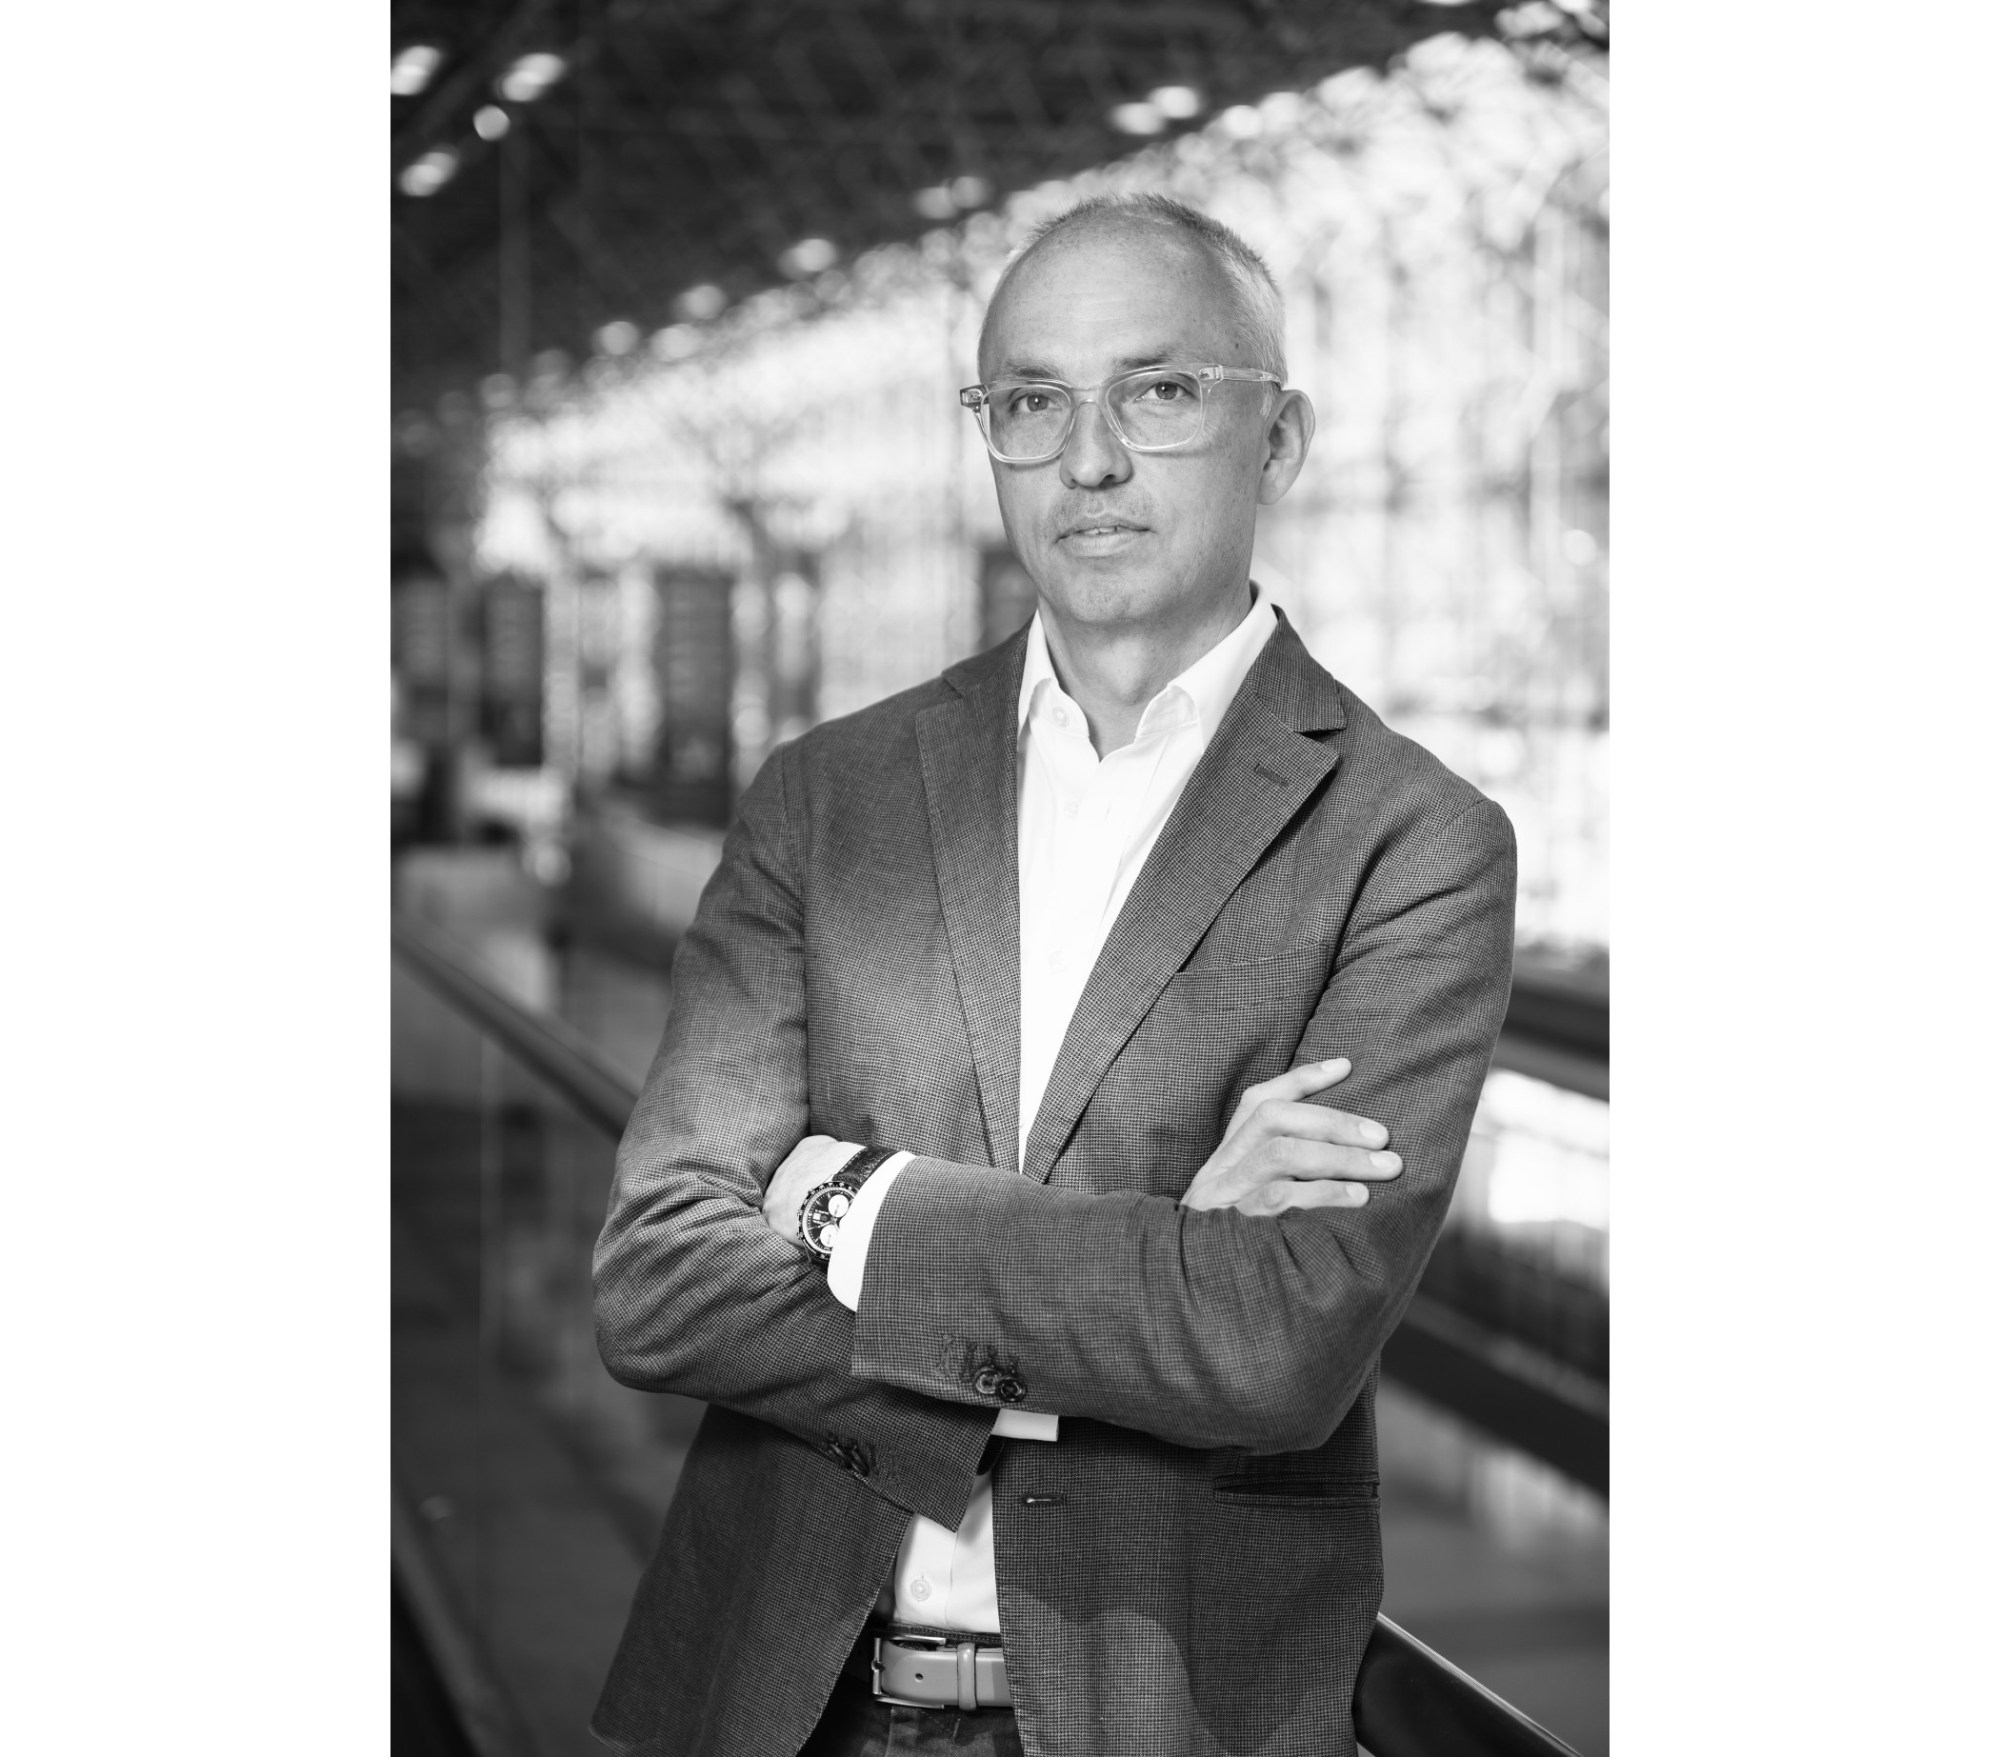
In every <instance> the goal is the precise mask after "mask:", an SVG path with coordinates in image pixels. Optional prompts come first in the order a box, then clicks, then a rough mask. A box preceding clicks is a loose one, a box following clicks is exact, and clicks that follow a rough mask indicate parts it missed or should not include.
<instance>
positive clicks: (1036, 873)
mask: <svg viewBox="0 0 2000 1757" xmlns="http://www.w3.org/2000/svg"><path fill="white" fill-rule="evenodd" d="M1251 591H1252V598H1251V606H1250V610H1249V613H1248V614H1247V615H1246V616H1245V617H1244V618H1243V620H1242V621H1241V622H1239V623H1238V624H1237V625H1236V627H1235V628H1234V629H1233V630H1232V631H1231V632H1230V633H1229V634H1227V635H1225V636H1224V637H1223V638H1222V639H1221V640H1220V641H1219V642H1217V643H1216V645H1214V646H1213V647H1211V648H1210V649H1209V650H1208V651H1207V652H1206V653H1204V654H1203V655H1202V656H1201V657H1200V658H1199V659H1197V660H1196V661H1195V662H1194V663H1193V664H1192V665H1190V666H1189V667H1188V668H1187V669H1186V670H1185V671H1183V672H1182V673H1181V674H1180V676H1178V677H1176V678H1175V679H1174V680H1173V681H1172V682H1171V683H1169V684H1167V685H1166V687H1165V688H1163V689H1162V690H1161V691H1160V692H1159V694H1158V695H1156V696H1154V697H1153V699H1152V700H1151V701H1150V702H1148V703H1147V704H1146V710H1145V712H1144V713H1143V714H1142V715H1141V716H1140V718H1139V730H1138V733H1137V735H1136V736H1135V737H1134V738H1133V740H1132V742H1131V743H1130V744H1128V745H1126V746H1124V747H1123V748H1122V749H1120V750H1114V751H1113V752H1112V753H1111V754H1110V755H1109V756H1107V757H1104V758H1102V759H1101V760H1100V759H1099V757H1098V755H1097V751H1096V749H1095V747H1094V746H1093V745H1092V744H1091V742H1090V728H1089V725H1088V723H1087V722H1086V721H1085V719H1084V717H1083V711H1082V709H1080V708H1079V707H1078V706H1077V705H1076V703H1075V702H1074V701H1072V700H1071V699H1070V698H1069V696H1067V695H1066V694H1064V693H1063V688H1062V685H1061V684H1060V683H1059V682H1057V680H1056V673H1055V667H1054V666H1053V665H1052V664H1051V663H1050V661H1049V644H1048V640H1047V638H1046V637H1045V636H1044V635H1043V633H1042V619H1041V615H1040V613H1039V612H1037V614H1036V616H1035V620H1034V622H1033V623H1032V624H1030V626H1029V629H1028V652H1027V660H1026V663H1025V664H1024V666H1023V667H1022V671H1021V695H1020V705H1019V708H1018V711H1017V719H1016V737H1017V739H1018V745H1019V762H1020V771H1019V777H1020V818H1019V835H1018V846H1019V857H1020V906H1021V933H1020V955H1021V1057H1020V1067H1021V1089H1020V1112H1019V1115H1020V1136H1019V1139H1018V1141H1017V1142H1016V1157H1015V1166H1016V1169H1019V1167H1020V1165H1021V1164H1022V1163H1023V1161H1024V1160H1025V1158H1026V1155H1027V1142H1028V1135H1029V1132H1030V1129H1031V1128H1032V1126H1033V1123H1034V1119H1035V1116H1036V1114H1037V1112H1039V1111H1040V1109H1041V1106H1042V1094H1043V1092H1044V1091H1045V1090H1046V1088H1047V1086H1048V1083H1049V1075H1050V1074H1051V1073H1052V1072H1053V1071H1054V1069H1055V1064H1056V1054H1057V1052H1058V1051H1059V1050H1060V1049H1061V1048H1062V1041H1063V1037H1064V1034H1065V1033H1066V1032H1067V1031H1068V1030H1069V1022H1070V1016H1071V1015H1072V1014H1073V1013H1074V1012H1075V1011H1076V1003H1077V1001H1078V999H1079V998H1080V997H1081V996H1082V994H1083V989H1084V984H1085V983H1086V982H1087V981H1088V980H1089V978H1090V973H1091V970H1092V969H1093V967H1094V966H1095V965H1096V963H1097V955H1098V953H1099V952H1100V951H1102V950H1103V949H1104V941H1105V939H1106V937H1107V936H1108V935H1109V934H1110V932H1111V926H1112V923H1113V922H1115V921H1116V920H1117V919H1118V914H1119V911H1120V910H1121V909H1123V908H1124V907H1125V899H1126V898H1127V897H1129V896H1130V895H1131V894H1132V886H1133V884H1134V883H1135V882H1136V881H1137V880H1138V877H1139V872H1140V869H1141V868H1142V867H1143V866H1144V865H1145V864H1146V857H1147V855H1149V854H1150V853H1152V851H1153V844H1154V843H1155V842H1157V841H1158V840H1159V838H1160V831H1161V830H1162V829H1163V828H1164V827H1165V825H1166V821H1167V817H1168V815H1169V814H1170V813H1171V812H1172V811H1173V809H1174V803H1175V801H1177V800H1178V799H1179V798H1180V796H1181V789H1182V788H1184V787H1185V786H1186V785H1187V780H1188V777H1189V776H1190V775H1191V774H1193V773H1194V767H1195V764H1196V763H1198V762H1199V761H1200V760H1201V754H1202V752H1203V751H1205V750H1206V749H1207V748H1208V741H1209V740H1210V739H1211V738H1213V737H1214V736H1215V729H1216V727H1217V726H1218V725H1219V724H1220V723H1221V720H1222V716H1223V714H1224V712H1225V711H1226V710H1227V709H1228V707H1229V704H1230V702H1232V701H1233V700H1234V699H1235V697H1236V692H1237V690H1238V689H1239V688H1240V687H1241V685H1242V683H1243V679H1244V677H1245V676H1246V675H1248V673H1249V670H1250V667H1251V666H1252V665H1253V664H1254V663H1255V662H1256V659H1257V655H1258V654H1259V653H1261V652H1262V651H1263V650H1264V643H1265V642H1266V641H1268V640H1269V639H1270V638H1271V636H1272V634H1273V633H1274V632H1275V631H1276V629H1277V626H1278V619H1277V614H1276V613H1275V612H1274V611H1273V610H1272V608H1271V606H1270V603H1269V601H1268V600H1266V599H1265V598H1264V596H1263V594H1262V593H1261V592H1258V591H1257V590H1256V588H1255V586H1254V585H1253V586H1252V588H1251ZM910 1157H911V1156H910V1155H909V1154H908V1153H898V1154H897V1155H896V1156H895V1157H894V1158H893V1159H890V1160H888V1161H887V1162H886V1163H885V1164H884V1165H883V1166H882V1167H881V1169H880V1170H878V1171H877V1172H876V1173H875V1175H874V1176H873V1177H871V1178H870V1179H869V1180H868V1181H867V1183H865V1184H863V1185H862V1187H861V1190H860V1193H859V1194H858V1195H857V1196H856V1197H855V1201H854V1206H853V1207H852V1208H851V1209H850V1210H849V1211H848V1212H847V1214H846V1215H845V1216H844V1217H843V1219H842V1220H841V1222H840V1229H839V1231H838V1233H837V1234H836V1236H835V1239H834V1245H833V1257H832V1260H831V1262H829V1263H828V1265H827V1286H828V1287H829V1288H830V1289H831V1291H832V1293H833V1296H834V1298H836V1299H837V1300H839V1301H840V1302H841V1304H842V1305H844V1306H846V1307H847V1308H848V1309H849V1310H850V1311H853V1310H855V1309H857V1308H858V1307H859V1306H860V1304H861V1283H862V1278H863V1275H864V1273H865V1271H866V1267H867V1259H868V1241H869V1239H870V1237H871V1236H872V1235H873V1233H874V1230H875V1216H876V1215H877V1214H878V1213H879V1212H880V1211H881V1207H882V1202H883V1200H884V1198H886V1197H887V1195H888V1193H889V1190H890V1187H891V1186H892V1185H893V1184H894V1183H895V1181H896V1177H897V1175H898V1174H899V1173H900V1172H901V1171H902V1169H903V1167H904V1166H905V1165H907V1164H909V1162H910ZM1056 1427H1057V1418H1056V1417H1055V1416H1053V1415H1035V1414H1029V1413H1027V1412H1025V1411H1022V1410H1016V1409H1003V1410H1002V1411H1000V1413H999V1416H998V1419H997V1420H996V1421H995V1422H994V1425H993V1431H994V1433H995V1434H996V1435H999V1436H1001V1437H1002V1438H1012V1439H1028V1440H1054V1439H1055V1437H1056ZM895 1601H896V1607H895V1614H896V1620H897V1621H898V1622H901V1623H920V1624H923V1623H927V1624H933V1625H936V1626H939V1627H942V1628H947V1629H968V1630H980V1631H987V1632H991V1631H996V1630H998V1629H999V1627H1000V1610H999V1600H998V1594H997V1592H996V1589H995V1587H994V1581H993V1478H992V1476H991V1474H990V1473H989V1474H987V1475H984V1476H980V1477H978V1478H976V1479H975V1482H974V1488H973V1495H972V1500H971V1502H970V1504H969V1505H968V1506H967V1507H966V1510H965V1518H964V1520H963V1521H962V1522H961V1523H960V1525H959V1528H958V1529H957V1530H956V1531H951V1530H949V1529H947V1528H946V1527H945V1526H942V1525H939V1524H936V1523H935V1522H934V1521H932V1520H929V1519H925V1518H923V1517H922V1516H921V1515H919V1516H917V1517H914V1518H912V1519H911V1521H910V1528H909V1530H908V1531H907V1532H906V1533H905V1534H904V1537H903V1547H902V1549H901V1550H900V1551H899V1552H898V1554H897V1557H896V1573H895Z"/></svg>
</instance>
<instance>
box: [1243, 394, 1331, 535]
mask: <svg viewBox="0 0 2000 1757" xmlns="http://www.w3.org/2000/svg"><path fill="white" fill-rule="evenodd" d="M1316 425H1317V422H1316V419H1315V417H1314V415H1313V406H1312V398H1311V397H1309V396H1307V395H1306V393H1305V392H1304V391H1302V390H1288V391H1286V392H1285V393H1284V395H1282V396H1281V397H1279V398H1278V406H1277V407H1276V408H1275V409H1273V410H1272V411H1271V414H1270V417H1269V419H1268V420H1267V421H1266V422H1265V424H1264V464H1263V468H1262V470H1261V471H1260V472H1259V473H1258V477H1257V503H1258V505H1260V506H1272V505H1275V504H1276V503H1277V502H1278V501H1280V500H1282V499H1284V497H1285V491H1286V490H1287V489H1289V488H1290V487H1291V485H1292V484H1293V483H1294V482H1296V481H1297V480H1298V479H1299V471H1301V470H1302V469H1304V468H1305V462H1306V453H1307V452H1309V451H1310V450H1311V449H1312V442H1313V430H1314V428H1315V426H1316Z"/></svg>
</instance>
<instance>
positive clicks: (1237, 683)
mask: <svg viewBox="0 0 2000 1757" xmlns="http://www.w3.org/2000/svg"><path fill="white" fill-rule="evenodd" d="M1250 594H1251V602H1250V609H1249V612H1248V614H1246V615H1245V616H1244V618H1243V620H1242V621H1241V622H1239V623H1238V624H1237V625H1236V626H1235V627H1234V628H1233V629H1231V630H1230V631H1229V633H1227V634H1226V635H1224V636H1223V637H1222V639H1221V640H1219V641H1217V642H1216V643H1215V645H1214V646H1212V647H1210V648H1209V649H1208V651H1207V652H1205V653H1204V654H1202V656H1201V657H1200V658H1199V659H1197V660H1196V661H1195V662H1194V663H1193V664H1192V665H1190V666H1189V667H1188V668H1187V669H1186V670H1185V671H1183V672H1182V673H1181V674H1180V675H1179V676H1178V677H1176V678H1174V679H1172V680H1171V681H1170V682H1169V683H1167V684H1166V685H1165V686H1164V687H1162V689H1161V690H1160V692H1159V694H1158V695H1156V696H1154V697H1153V699H1152V700H1151V701H1150V702H1148V703H1147V704H1146V711H1145V713H1144V714H1143V715H1141V716H1140V720H1139V735H1140V736H1141V737H1144V736H1146V734H1147V733H1148V732H1150V731H1151V730H1152V729H1153V725H1154V724H1156V723H1157V721H1158V719H1159V717H1160V715H1159V713H1157V712H1156V711H1155V710H1166V711H1170V704H1169V702H1168V699H1167V698H1168V697H1169V696H1171V695H1173V693H1174V692H1175V691H1178V692H1179V695H1180V697H1181V698H1182V699H1184V700H1185V701H1186V703H1187V705H1188V706H1189V707H1190V708H1192V709H1193V711H1194V717H1195V724H1196V727H1197V729H1198V730H1199V731H1200V733H1201V735H1202V737H1203V739H1204V740H1206V739H1208V738H1212V737H1213V736H1214V735H1215V729H1216V727H1217V726H1219V725H1220V724H1221V723H1222V716H1223V715H1224V714H1225V713H1227V712H1228V710H1229V704H1230V703H1231V702H1233V701H1234V700H1235V699H1236V692H1237V691H1238V690H1239V689H1241V688H1242V687H1243V680H1244V678H1246V677H1247V676H1249V675H1250V667H1251V666H1252V665H1254V664H1256V663H1257V655H1258V654H1259V653H1261V652H1263V650H1264V643H1265V642H1266V641H1268V640H1269V639H1270V638H1271V636H1272V635H1273V634H1275V633H1276V632H1277V628H1278V613H1277V611H1275V610H1274V609H1272V607H1271V600H1270V599H1269V598H1267V597H1265V596H1264V593H1263V591H1262V590H1261V589H1260V588H1259V587H1258V585H1257V582H1256V581H1255V580H1252V581H1251V582H1250ZM1045 683H1046V684H1047V685H1048V686H1049V689H1050V690H1051V691H1052V692H1055V693H1057V694H1060V693H1061V692H1062V684H1061V682H1060V681H1059V680H1058V679H1057V677H1056V668H1055V665H1054V663H1053V662H1052V661H1051V660H1050V658H1049V642H1048V636H1047V635H1045V634H1044V633H1043V632H1042V613H1041V612H1040V611H1039V610H1037V611H1036V612H1035V619H1034V621H1032V622H1031V623H1029V624H1028V651H1027V656H1026V658H1025V660H1024V662H1023V663H1022V666H1021V694H1020V699H1019V700H1018V702H1017V703H1016V705H1015V711H1014V731H1015V733H1016V735H1018V734H1019V733H1020V731H1021V728H1022V727H1024V726H1026V725H1027V723H1028V713H1029V710H1030V709H1031V708H1032V707H1033V706H1034V704H1035V696H1036V694H1037V693H1038V692H1039V691H1040V689H1041V687H1042V685H1043V684H1045Z"/></svg>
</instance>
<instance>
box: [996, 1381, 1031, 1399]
mask: <svg viewBox="0 0 2000 1757" xmlns="http://www.w3.org/2000/svg"><path fill="white" fill-rule="evenodd" d="M994 1395H995V1396H996V1397H998V1398H999V1399H1000V1401H1001V1402H1002V1403H1021V1402H1024V1401H1025V1400H1026V1398H1027V1395H1028V1387H1027V1386H1026V1385H1024V1384H1022V1383H1021V1381H1020V1380H1019V1379H1002V1380H1001V1381H1000V1383H999V1384H998V1386H996V1387H995V1388H994Z"/></svg>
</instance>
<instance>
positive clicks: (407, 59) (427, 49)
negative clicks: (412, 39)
mask: <svg viewBox="0 0 2000 1757" xmlns="http://www.w3.org/2000/svg"><path fill="white" fill-rule="evenodd" d="M443 58H444V57H443V56H441V55H440V54H439V53H438V52H437V50H435V49H434V48H432V47H431V46H430V44H429V43H412V44H411V45H410V46H409V47H408V48H407V49H405V50H404V51H403V52H402V53H401V54H400V55H398V56H397V57H396V58H395V60H393V61H391V62H390V63H389V90H390V91H391V92H392V93H393V94H394V95H395V96H397V97H399V98H413V97H415V96H416V95H417V93H418V92H420V91H422V90H423V89H424V87H425V86H427V85H429V84H430V82H431V75H432V74H433V73H435V72H437V70H438V62H439V61H441V60H443Z"/></svg>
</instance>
